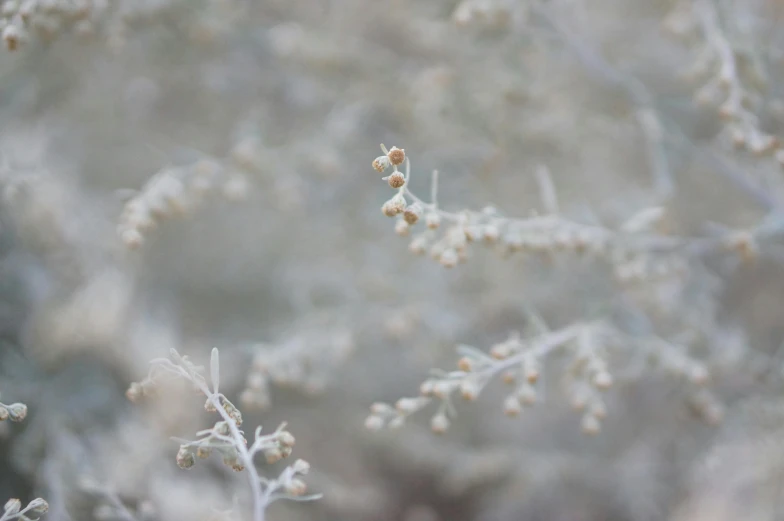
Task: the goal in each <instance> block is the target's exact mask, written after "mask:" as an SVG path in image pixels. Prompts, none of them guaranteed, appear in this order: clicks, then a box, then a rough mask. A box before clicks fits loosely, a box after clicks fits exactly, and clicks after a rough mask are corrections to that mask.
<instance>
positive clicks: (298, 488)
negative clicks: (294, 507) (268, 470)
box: [285, 478, 308, 496]
mask: <svg viewBox="0 0 784 521" xmlns="http://www.w3.org/2000/svg"><path fill="white" fill-rule="evenodd" d="M285 488H286V493H288V494H291V495H292V496H301V495H302V494H304V493H305V492H307V490H308V487H307V485H306V484H305V482H304V481H302V480H301V479H296V478H294V479H292V480H291V481H289V482H288V483H287V484H286V487H285Z"/></svg>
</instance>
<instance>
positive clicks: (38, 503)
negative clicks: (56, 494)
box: [27, 497, 49, 514]
mask: <svg viewBox="0 0 784 521" xmlns="http://www.w3.org/2000/svg"><path fill="white" fill-rule="evenodd" d="M27 508H29V509H30V511H31V512H33V513H35V514H46V513H47V512H48V511H49V503H47V502H46V501H45V500H44V499H42V498H40V497H37V498H35V499H34V500H32V501H30V503H28V505H27Z"/></svg>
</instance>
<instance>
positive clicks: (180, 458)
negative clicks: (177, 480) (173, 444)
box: [177, 445, 196, 469]
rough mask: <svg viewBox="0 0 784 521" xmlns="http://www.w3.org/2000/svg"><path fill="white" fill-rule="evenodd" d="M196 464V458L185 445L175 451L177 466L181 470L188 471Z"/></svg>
mask: <svg viewBox="0 0 784 521" xmlns="http://www.w3.org/2000/svg"><path fill="white" fill-rule="evenodd" d="M195 464H196V458H195V457H194V455H193V452H191V451H190V450H189V449H188V447H186V446H185V445H181V446H180V450H179V451H177V466H178V467H180V468H181V469H189V468H191V467H193V465H195Z"/></svg>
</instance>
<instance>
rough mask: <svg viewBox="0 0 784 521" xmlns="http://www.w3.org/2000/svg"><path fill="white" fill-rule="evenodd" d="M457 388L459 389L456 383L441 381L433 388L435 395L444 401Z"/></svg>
mask: <svg viewBox="0 0 784 521" xmlns="http://www.w3.org/2000/svg"><path fill="white" fill-rule="evenodd" d="M456 387H457V383H456V382H450V381H447V380H440V381H438V382H436V383H435V385H434V386H433V395H434V396H436V397H437V398H440V399H442V400H443V399H444V398H446V397H447V396H449V395H450V394H452V391H454V390H455V388H456Z"/></svg>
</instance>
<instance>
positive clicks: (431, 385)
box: [419, 380, 436, 396]
mask: <svg viewBox="0 0 784 521" xmlns="http://www.w3.org/2000/svg"><path fill="white" fill-rule="evenodd" d="M435 385H436V383H435V382H434V381H433V380H425V381H424V382H422V385H420V386H419V393H420V394H421V395H422V396H432V395H433V391H434V390H435Z"/></svg>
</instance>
